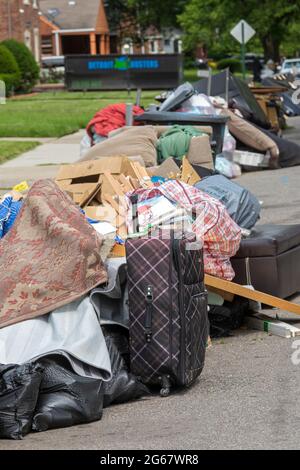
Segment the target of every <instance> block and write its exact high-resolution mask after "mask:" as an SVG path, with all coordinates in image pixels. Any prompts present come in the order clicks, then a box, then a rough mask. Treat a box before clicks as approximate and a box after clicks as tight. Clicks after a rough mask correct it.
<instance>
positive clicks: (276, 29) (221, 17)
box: [179, 0, 300, 61]
mask: <svg viewBox="0 0 300 470" xmlns="http://www.w3.org/2000/svg"><path fill="white" fill-rule="evenodd" d="M299 18H300V2H299V0H298V1H295V0H260V1H258V0H247V1H245V0H189V2H188V3H187V5H186V7H185V10H184V12H183V13H182V14H181V15H180V16H179V22H180V24H181V26H182V27H183V28H184V31H185V44H186V47H187V48H191V47H194V46H195V45H197V44H198V43H199V42H202V43H205V44H207V45H208V47H214V45H215V43H218V44H219V45H220V47H221V49H223V50H224V51H225V50H226V51H227V52H228V51H230V50H231V49H232V48H233V49H236V47H237V46H236V44H237V43H235V44H234V43H233V41H234V40H233V39H231V36H230V30H231V29H232V27H233V26H234V25H235V23H237V22H238V21H239V20H241V19H244V20H246V21H247V22H248V23H250V24H251V26H252V27H253V28H254V29H255V30H256V32H257V37H258V38H259V41H260V45H261V47H262V48H263V51H264V55H265V58H266V59H270V58H272V59H273V60H275V61H279V58H280V46H281V45H282V43H283V42H284V39H285V36H286V35H287V34H288V32H289V29H290V28H291V25H292V24H295V23H297V22H299ZM251 41H253V40H251ZM254 43H255V40H254V42H252V44H254Z"/></svg>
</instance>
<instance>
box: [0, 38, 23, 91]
mask: <svg viewBox="0 0 300 470" xmlns="http://www.w3.org/2000/svg"><path fill="white" fill-rule="evenodd" d="M20 78H21V74H20V69H19V66H18V64H17V62H16V59H15V58H14V56H13V54H12V53H11V52H10V51H9V50H8V49H7V48H6V47H5V46H4V45H2V44H0V80H2V81H4V83H5V85H6V92H7V94H8V95H9V94H11V93H12V92H13V91H14V90H15V89H17V88H18V87H19V85H20Z"/></svg>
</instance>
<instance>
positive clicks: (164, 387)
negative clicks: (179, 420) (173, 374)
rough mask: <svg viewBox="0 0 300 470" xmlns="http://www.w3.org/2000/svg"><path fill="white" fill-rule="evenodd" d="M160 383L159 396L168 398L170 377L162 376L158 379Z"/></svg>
mask: <svg viewBox="0 0 300 470" xmlns="http://www.w3.org/2000/svg"><path fill="white" fill-rule="evenodd" d="M160 381H161V384H162V388H161V390H160V396H161V397H168V396H169V395H170V391H171V381H170V376H169V375H168V376H163V377H160Z"/></svg>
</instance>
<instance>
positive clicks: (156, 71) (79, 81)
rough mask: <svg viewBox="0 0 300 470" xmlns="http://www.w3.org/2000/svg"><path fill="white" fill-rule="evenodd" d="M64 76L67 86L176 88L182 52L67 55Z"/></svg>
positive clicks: (180, 70)
mask: <svg viewBox="0 0 300 470" xmlns="http://www.w3.org/2000/svg"><path fill="white" fill-rule="evenodd" d="M65 77H66V85H67V88H68V89H69V90H124V89H125V90H128V89H137V88H142V89H144V90H146V89H149V90H155V89H158V90H161V89H164V88H167V89H169V88H176V87H177V86H178V85H179V84H180V83H181V82H182V80H183V64H182V55H181V54H151V55H140V54H133V55H113V54H110V55H96V56H93V55H70V56H66V57H65Z"/></svg>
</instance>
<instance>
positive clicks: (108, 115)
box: [86, 103, 144, 144]
mask: <svg viewBox="0 0 300 470" xmlns="http://www.w3.org/2000/svg"><path fill="white" fill-rule="evenodd" d="M132 112H133V116H139V115H140V114H144V110H143V109H142V108H140V107H139V106H133V107H132ZM125 125H126V104H125V103H119V104H111V105H109V106H106V107H105V108H103V109H101V110H100V111H98V112H97V113H96V114H95V116H94V117H93V119H92V120H91V121H90V122H89V123H88V125H87V128H86V130H87V133H88V135H89V136H90V138H91V140H92V144H93V143H94V142H93V132H94V133H96V134H98V135H101V136H104V137H107V136H108V134H109V133H110V132H111V131H113V130H115V129H119V128H120V127H124V126H125Z"/></svg>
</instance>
